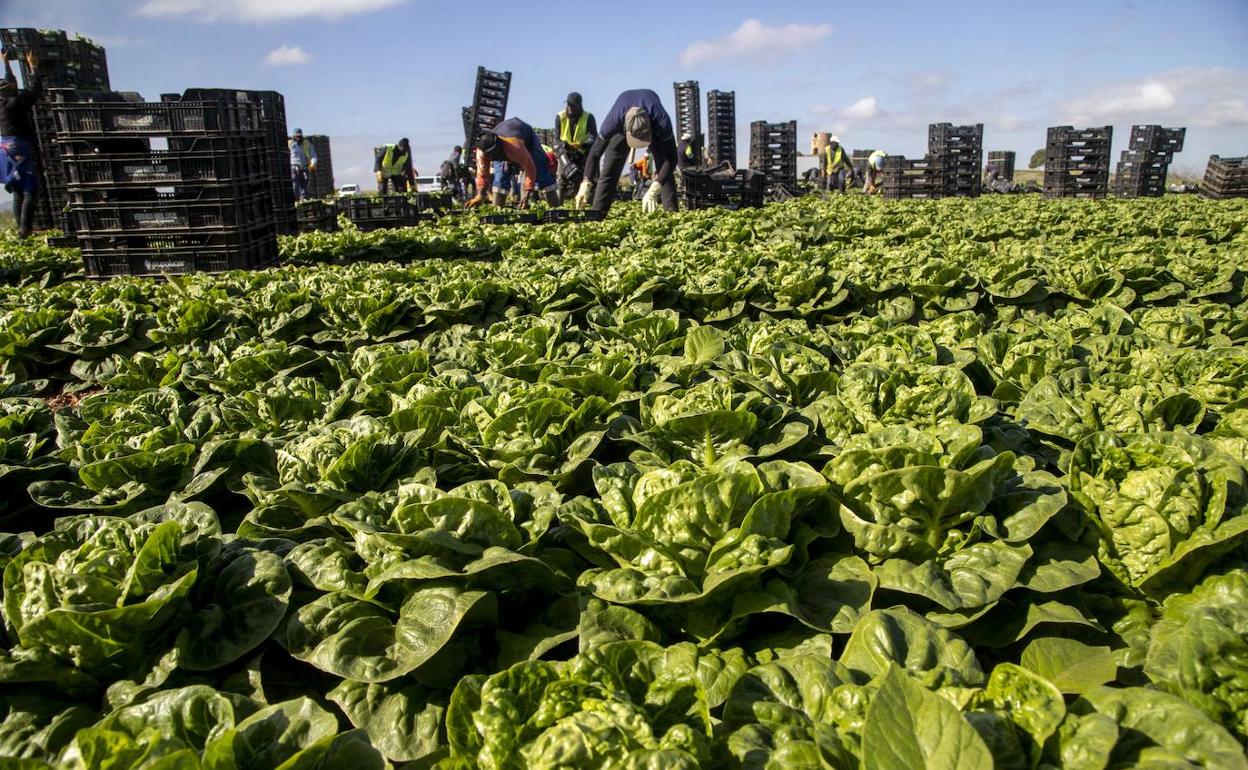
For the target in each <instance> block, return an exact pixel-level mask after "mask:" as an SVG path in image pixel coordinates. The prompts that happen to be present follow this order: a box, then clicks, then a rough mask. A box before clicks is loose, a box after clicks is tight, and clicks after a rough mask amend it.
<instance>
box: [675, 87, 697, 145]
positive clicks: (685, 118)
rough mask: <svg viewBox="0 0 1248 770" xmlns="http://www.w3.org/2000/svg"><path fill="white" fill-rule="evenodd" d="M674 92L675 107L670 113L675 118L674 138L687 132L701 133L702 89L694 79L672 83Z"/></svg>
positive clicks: (692, 133) (691, 133)
mask: <svg viewBox="0 0 1248 770" xmlns="http://www.w3.org/2000/svg"><path fill="white" fill-rule="evenodd" d="M672 89H673V91H674V92H675V94H676V102H675V109H674V111H673V112H672V115H673V116H674V117H675V118H676V138H677V139H679V138H680V137H682V136H684V135H685V134H688V135H690V136H694V137H696V136H700V135H701V134H702V91H701V89H700V87H699V86H698V81H696V80H686V81H684V82H683V83H672Z"/></svg>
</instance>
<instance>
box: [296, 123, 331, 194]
mask: <svg viewBox="0 0 1248 770" xmlns="http://www.w3.org/2000/svg"><path fill="white" fill-rule="evenodd" d="M304 138H305V139H307V140H308V141H309V142H311V143H312V148H313V149H315V150H316V170H315V171H313V172H311V173H309V174H308V196H309V197H311V198H329V197H332V196H333V194H334V191H335V190H336V189H337V188H336V187H335V186H334V156H333V152H332V150H331V148H330V145H329V137H328V136H325V135H324V134H306V135H305V136H304Z"/></svg>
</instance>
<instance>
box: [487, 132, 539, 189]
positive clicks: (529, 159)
mask: <svg viewBox="0 0 1248 770" xmlns="http://www.w3.org/2000/svg"><path fill="white" fill-rule="evenodd" d="M490 133H491V134H494V135H495V136H497V137H498V143H499V144H500V145H502V148H503V159H504V160H508V161H510V162H512V163H515V164H516V165H517V166H519V167H520V170H521V171H523V172H524V189H525V191H526V192H532V191H533V190H534V189H535V188H536V187H537V163H536V162H535V161H534V160H533V156H534V155H536V154H537V153H539V152H540V153H542V154H543V155H545V154H546V152H545V150H543V149H542V145H541V144H540V143H539V142H538V141H537V134H536V133H534V131H533V127H532V126H530V125H529V124H528V123H525V122H524V121H523V120H520V119H519V118H508V119H507V120H504V121H503V122H502V123H499V124H498V125H497V126H495V127H494V128H492V129H490ZM476 153H477V156H476V157H477V189H478V190H487V189H489V187H490V182H489V168H490V159H489V158H488V157H486V154H485V153H484V152H482V151H481V150H476Z"/></svg>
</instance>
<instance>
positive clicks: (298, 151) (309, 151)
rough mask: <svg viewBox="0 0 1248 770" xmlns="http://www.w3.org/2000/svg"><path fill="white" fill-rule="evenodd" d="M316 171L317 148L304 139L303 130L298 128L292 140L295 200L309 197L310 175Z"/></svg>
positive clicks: (291, 152) (291, 156)
mask: <svg viewBox="0 0 1248 770" xmlns="http://www.w3.org/2000/svg"><path fill="white" fill-rule="evenodd" d="M311 171H316V148H315V147H313V146H312V143H311V142H309V141H308V140H307V139H304V138H303V129H302V128H296V129H295V135H294V136H293V137H291V139H290V183H291V184H292V185H293V186H294V188H295V200H297V201H301V200H303V199H304V198H306V197H308V173H309V172H311Z"/></svg>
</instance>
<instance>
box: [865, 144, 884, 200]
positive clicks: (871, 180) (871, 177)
mask: <svg viewBox="0 0 1248 770" xmlns="http://www.w3.org/2000/svg"><path fill="white" fill-rule="evenodd" d="M887 157H888V153H886V152H884V151H883V150H874V151H872V153H871V155H870V156H868V157H867V169H866V173H864V174H863V175H862V177H863V183H862V191H863V192H865V193H866V194H867V195H875V194H876V193H878V192H879V191H880V182H882V181H883V179H884V159H885V158H887Z"/></svg>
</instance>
